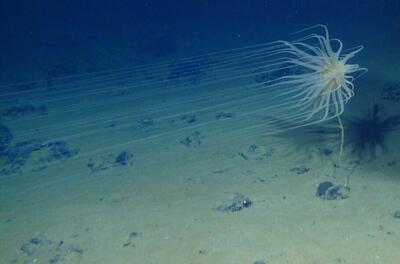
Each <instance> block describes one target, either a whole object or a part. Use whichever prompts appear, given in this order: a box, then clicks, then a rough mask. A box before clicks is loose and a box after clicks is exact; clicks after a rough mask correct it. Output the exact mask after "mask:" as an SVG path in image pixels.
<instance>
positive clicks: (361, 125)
mask: <svg viewBox="0 0 400 264" xmlns="http://www.w3.org/2000/svg"><path fill="white" fill-rule="evenodd" d="M278 121H279V122H276V123H279V125H277V128H278V129H281V130H282V133H279V134H277V135H275V136H274V137H275V138H277V139H278V141H276V142H275V143H282V144H283V143H284V142H283V141H285V146H286V145H289V146H290V147H289V148H288V150H287V151H288V152H289V153H295V155H303V156H304V155H308V157H310V155H311V154H316V153H319V154H325V155H328V154H329V155H330V153H332V152H333V150H332V149H337V146H338V144H340V129H339V127H338V125H337V123H335V122H334V120H332V121H329V122H327V123H325V124H324V125H316V126H312V125H310V126H306V127H302V128H299V129H293V130H288V131H285V129H284V128H285V127H293V126H291V124H290V123H288V122H284V121H282V120H278ZM343 124H344V129H345V137H344V147H345V150H346V149H348V153H349V155H350V157H351V156H352V157H354V158H355V159H356V160H355V161H356V162H357V163H365V162H370V161H372V160H375V159H377V158H379V157H380V156H382V155H384V154H387V153H388V152H389V148H388V144H387V137H388V135H389V133H391V132H395V131H399V130H400V115H392V116H387V115H385V114H384V113H383V107H381V106H379V105H378V104H374V105H373V106H372V109H370V110H369V111H367V112H365V113H364V114H363V115H361V116H351V117H343ZM288 142H289V143H288ZM330 146H331V147H332V146H333V147H332V148H330ZM329 150H332V151H329ZM350 157H348V158H350Z"/></svg>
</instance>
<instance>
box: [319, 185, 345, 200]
mask: <svg viewBox="0 0 400 264" xmlns="http://www.w3.org/2000/svg"><path fill="white" fill-rule="evenodd" d="M349 193H350V189H349V188H347V187H344V186H342V185H334V184H333V183H332V182H330V181H324V182H321V183H320V184H319V185H318V187H317V191H316V193H315V195H316V196H317V197H320V198H321V199H323V200H343V199H346V198H348V197H349Z"/></svg>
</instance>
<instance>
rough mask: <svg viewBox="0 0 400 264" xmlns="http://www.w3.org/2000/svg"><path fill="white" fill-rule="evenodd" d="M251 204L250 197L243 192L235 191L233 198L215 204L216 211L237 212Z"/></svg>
mask: <svg viewBox="0 0 400 264" xmlns="http://www.w3.org/2000/svg"><path fill="white" fill-rule="evenodd" d="M251 205H252V201H251V200H250V198H248V197H246V196H245V195H244V194H241V193H235V194H234V196H233V198H231V199H229V200H227V201H226V202H224V203H222V204H220V205H219V206H217V211H218V212H221V213H233V212H238V211H240V210H242V209H244V208H249V207H250V206H251Z"/></svg>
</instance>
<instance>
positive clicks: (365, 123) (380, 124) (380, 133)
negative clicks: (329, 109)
mask: <svg viewBox="0 0 400 264" xmlns="http://www.w3.org/2000/svg"><path fill="white" fill-rule="evenodd" d="M382 110H383V108H382V107H381V106H379V105H378V104H374V105H373V106H372V109H371V110H370V111H369V112H367V113H365V114H364V116H361V117H349V118H345V119H344V126H345V135H346V138H347V139H346V140H345V143H346V144H347V145H348V146H350V151H351V153H352V154H354V155H356V156H357V157H358V161H360V162H362V161H371V160H374V159H376V158H378V157H379V156H381V155H383V154H386V153H388V151H389V150H388V145H387V136H388V134H389V133H390V132H394V131H396V130H400V115H393V116H385V114H384V113H383V111H382Z"/></svg>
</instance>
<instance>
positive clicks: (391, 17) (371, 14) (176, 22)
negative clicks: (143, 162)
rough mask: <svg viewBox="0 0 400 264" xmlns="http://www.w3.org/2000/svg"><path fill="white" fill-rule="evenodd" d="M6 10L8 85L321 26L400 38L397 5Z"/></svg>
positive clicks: (41, 5)
mask: <svg viewBox="0 0 400 264" xmlns="http://www.w3.org/2000/svg"><path fill="white" fill-rule="evenodd" d="M0 5H1V6H0V15H1V25H0V35H1V39H2V41H1V43H0V47H1V49H2V51H3V55H2V59H1V65H0V66H1V68H2V69H3V70H2V71H1V75H0V77H1V80H2V81H1V82H2V83H9V82H13V81H16V80H18V79H19V80H22V79H24V77H23V75H21V74H22V73H21V72H25V73H26V72H30V73H31V75H33V76H27V79H32V78H33V79H38V78H39V79H41V78H42V77H45V78H48V77H52V75H61V74H63V73H62V72H58V71H57V70H53V72H52V71H51V69H49V68H51V67H52V64H53V66H54V64H57V65H58V64H60V63H64V64H77V63H79V61H85V64H86V65H85V66H81V67H78V66H77V65H74V66H72V65H69V67H67V66H66V68H69V69H64V70H65V74H71V73H74V72H85V71H94V70H97V69H107V68H118V67H122V66H129V65H131V64H132V63H133V61H132V60H133V59H132V58H133V57H135V58H138V57H139V58H140V59H141V60H143V62H152V61H159V60H160V59H164V58H168V57H182V56H187V55H192V54H200V53H205V52H208V51H212V50H219V49H226V48H231V47H238V46H243V45H249V44H255V43H263V42H267V41H273V40H277V39H282V38H285V39H286V38H288V34H289V33H290V32H293V31H295V30H298V29H302V28H305V27H308V26H311V25H315V24H325V25H327V26H329V28H330V31H331V32H335V33H337V35H339V37H340V38H342V39H344V41H345V42H347V43H349V41H354V43H358V44H360V43H364V45H366V44H365V42H367V41H368V39H376V38H380V37H381V34H383V35H391V36H392V41H393V42H396V41H398V39H399V34H400V33H399V31H400V29H399V28H400V25H399V22H398V21H399V19H398V16H399V12H400V11H399V3H398V1H396V0H393V1H385V2H384V3H382V1H372V0H370V1H355V0H353V1H347V2H346V3H343V2H339V1H306V2H304V1H296V0H290V1H268V0H263V1H261V0H256V1H239V0H233V1H189V2H188V1H168V2H166V1H121V0H117V1H112V2H111V1H94V0H92V1H84V2H79V1H57V2H55V1H29V2H26V1H13V2H10V1H2V2H1V3H0ZM349 44H352V43H349ZM93 49H97V50H101V51H99V52H97V53H95V52H93ZM122 49H123V50H124V52H125V54H124V55H123V56H124V58H119V59H114V60H111V59H104V58H105V57H114V58H115V57H116V56H115V53H117V54H118V53H119V52H121V50H122ZM143 54H146V55H150V56H147V57H146V58H143V57H144V56H141V55H143ZM113 55H114V56H113ZM119 57H120V56H119ZM78 58H79V61H77V60H78ZM26 61H29V62H30V63H26ZM135 62H137V59H136V61H135ZM21 64H24V66H23V67H22V66H21ZM78 68H79V69H78ZM38 69H39V70H38ZM46 71H47V72H46ZM59 71H62V70H59ZM33 72H35V73H34V74H32V73H33ZM49 75H50V76H49Z"/></svg>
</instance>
